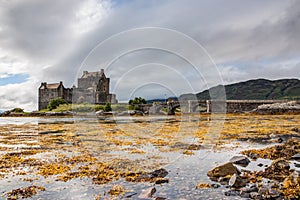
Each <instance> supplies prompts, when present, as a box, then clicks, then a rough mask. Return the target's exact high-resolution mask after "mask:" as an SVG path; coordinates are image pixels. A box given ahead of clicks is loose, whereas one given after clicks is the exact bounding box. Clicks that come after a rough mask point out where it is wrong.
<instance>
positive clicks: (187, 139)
mask: <svg viewBox="0 0 300 200" xmlns="http://www.w3.org/2000/svg"><path fill="white" fill-rule="evenodd" d="M220 127H221V129H220ZM299 138H300V115H253V114H251V115H250V114H227V115H226V116H221V115H220V116H219V117H218V116H217V115H215V116H214V117H212V116H211V115H208V114H207V115H206V114H203V115H182V116H142V117H113V116H111V117H104V118H101V119H99V118H93V117H89V118H85V117H81V118H78V117H74V118H72V117H71V118H63V117H62V118H0V195H1V196H0V198H1V199H19V198H30V199H242V198H256V199H259V198H265V199H267V198H274V199H276V198H286V199H293V198H294V199H297V198H299V196H298V195H299V192H300V191H299V188H300V185H299V176H297V173H298V172H297V171H299V170H300V168H299V162H298V161H297V160H299V158H297V154H299V153H300V146H299ZM259 149H261V150H259ZM285 149H287V150H286V151H285ZM234 156H246V158H247V159H249V161H250V162H249V163H248V164H247V165H240V164H239V163H238V162H233V161H232V162H230V163H233V164H232V166H233V167H234V168H233V167H231V166H230V167H231V168H230V167H229V168H230V169H234V170H235V169H236V170H237V171H236V172H235V173H229V172H228V170H230V169H227V168H226V169H225V173H224V176H223V175H221V174H220V171H221V170H222V169H220V168H218V167H220V166H223V165H224V164H226V163H228V162H229V161H230V159H231V158H232V157H234ZM278 159H281V161H280V160H278ZM228 166H229V165H227V167H228ZM276 167H277V168H276ZM226 170H227V171H226ZM276 170H277V171H276ZM278 170H279V171H283V172H284V173H279V172H278ZM216 171H218V173H219V174H218V173H217V174H214V173H215V172H216ZM278 177H279V178H278ZM289 177H290V179H289ZM238 180H242V181H240V182H241V183H240V184H238V183H239V181H238ZM268 181H269V182H268ZM276 184H277V185H278V187H277V188H276V187H275V186H276ZM280 184H281V185H280ZM251 188H252V190H253V191H252V190H251ZM253 188H254V189H253ZM246 190H247V191H246ZM264 191H265V193H264ZM271 191H272V192H274V194H272V195H273V196H270V194H269V193H270V192H271ZM251 195H252V196H251ZM253 195H256V196H253ZM268 195H269V196H268Z"/></svg>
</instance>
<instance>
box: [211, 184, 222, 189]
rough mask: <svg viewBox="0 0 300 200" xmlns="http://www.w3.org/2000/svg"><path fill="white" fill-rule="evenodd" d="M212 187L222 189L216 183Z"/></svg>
mask: <svg viewBox="0 0 300 200" xmlns="http://www.w3.org/2000/svg"><path fill="white" fill-rule="evenodd" d="M211 187H212V188H219V187H220V185H219V184H215V183H213V184H211Z"/></svg>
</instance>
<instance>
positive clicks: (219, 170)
mask: <svg viewBox="0 0 300 200" xmlns="http://www.w3.org/2000/svg"><path fill="white" fill-rule="evenodd" d="M233 174H240V171H239V170H238V169H237V168H236V167H235V166H234V165H233V164H232V163H231V162H228V163H226V164H224V165H220V166H218V167H215V168H214V169H212V170H210V171H208V172H207V176H209V177H210V179H211V180H214V181H216V180H218V179H219V178H220V177H225V176H228V175H233Z"/></svg>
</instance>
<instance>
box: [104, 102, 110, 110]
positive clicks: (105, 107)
mask: <svg viewBox="0 0 300 200" xmlns="http://www.w3.org/2000/svg"><path fill="white" fill-rule="evenodd" d="M103 110H104V112H109V111H111V105H110V103H108V102H107V103H106V104H105V106H104V107H103Z"/></svg>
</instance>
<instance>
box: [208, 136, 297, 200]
mask: <svg viewBox="0 0 300 200" xmlns="http://www.w3.org/2000/svg"><path fill="white" fill-rule="evenodd" d="M241 153H242V154H244V155H245V156H237V157H233V158H232V159H231V160H230V161H229V162H228V163H225V164H223V165H221V166H218V167H215V168H214V169H212V170H210V171H209V172H208V173H207V175H208V176H209V177H210V179H211V180H212V181H215V182H219V183H220V184H223V185H226V187H227V188H229V190H228V191H226V192H225V195H227V196H237V195H238V196H241V197H244V198H250V199H278V200H279V199H300V176H299V173H300V171H299V167H300V166H299V162H297V161H300V141H299V139H290V140H288V141H287V142H286V143H285V144H282V145H276V146H273V147H269V148H266V149H261V150H246V151H243V152H241ZM249 158H250V159H252V160H256V159H257V158H265V159H271V160H273V162H272V164H271V165H270V166H265V167H266V168H265V169H264V170H261V171H248V170H245V169H242V168H241V167H245V166H247V165H248V164H249V163H250V162H251V161H250V159H249ZM292 163H294V165H295V166H296V168H292V167H291V164H292ZM259 166H261V167H263V164H259Z"/></svg>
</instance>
